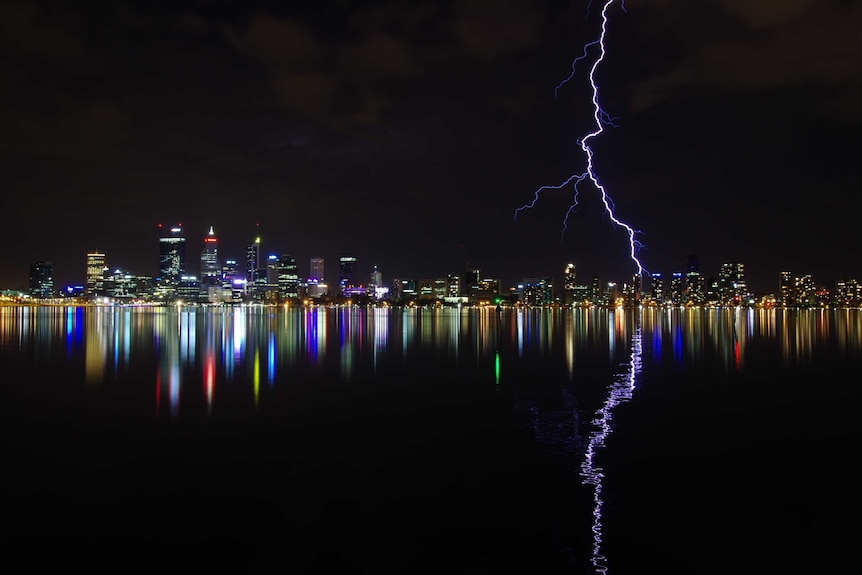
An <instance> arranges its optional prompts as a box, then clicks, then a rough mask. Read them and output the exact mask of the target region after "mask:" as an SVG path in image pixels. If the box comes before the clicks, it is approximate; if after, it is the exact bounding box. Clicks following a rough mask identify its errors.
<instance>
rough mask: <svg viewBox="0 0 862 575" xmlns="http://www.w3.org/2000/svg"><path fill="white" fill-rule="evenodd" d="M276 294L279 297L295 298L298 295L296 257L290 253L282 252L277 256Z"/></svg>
mask: <svg viewBox="0 0 862 575" xmlns="http://www.w3.org/2000/svg"><path fill="white" fill-rule="evenodd" d="M277 269H278V277H277V278H276V283H277V285H278V296H279V297H280V298H281V299H296V298H298V297H299V268H298V266H297V265H296V258H295V257H293V256H292V255H290V254H282V255H281V256H280V257H279V258H278V264H277Z"/></svg>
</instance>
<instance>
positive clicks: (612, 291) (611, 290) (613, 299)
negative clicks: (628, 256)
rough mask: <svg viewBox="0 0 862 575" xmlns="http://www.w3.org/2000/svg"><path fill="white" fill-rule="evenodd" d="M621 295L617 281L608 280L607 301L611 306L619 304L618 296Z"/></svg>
mask: <svg viewBox="0 0 862 575" xmlns="http://www.w3.org/2000/svg"><path fill="white" fill-rule="evenodd" d="M618 297H619V287H618V286H617V284H616V282H608V288H607V289H606V290H605V302H606V304H607V305H609V306H612V307H613V306H615V305H617V298H618Z"/></svg>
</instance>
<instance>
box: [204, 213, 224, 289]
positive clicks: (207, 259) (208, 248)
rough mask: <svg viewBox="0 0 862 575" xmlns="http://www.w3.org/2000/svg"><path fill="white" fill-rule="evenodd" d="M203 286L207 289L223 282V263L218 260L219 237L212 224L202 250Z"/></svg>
mask: <svg viewBox="0 0 862 575" xmlns="http://www.w3.org/2000/svg"><path fill="white" fill-rule="evenodd" d="M200 281H201V287H202V289H207V288H210V287H218V286H220V284H221V265H220V264H219V260H218V238H216V235H215V232H214V231H213V228H212V226H210V231H209V233H208V234H207V235H206V236H205V237H204V248H203V251H201V280H200Z"/></svg>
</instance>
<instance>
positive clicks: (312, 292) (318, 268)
mask: <svg viewBox="0 0 862 575" xmlns="http://www.w3.org/2000/svg"><path fill="white" fill-rule="evenodd" d="M306 289H307V291H308V295H309V297H313V298H318V297H321V296H324V295H326V290H327V287H326V281H325V280H324V279H323V258H321V257H316V256H315V257H313V258H311V260H310V261H309V272H308V281H307V282H306Z"/></svg>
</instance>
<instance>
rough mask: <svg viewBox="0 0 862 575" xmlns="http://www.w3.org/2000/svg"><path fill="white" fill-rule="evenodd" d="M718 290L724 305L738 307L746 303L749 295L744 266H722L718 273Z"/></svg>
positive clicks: (734, 263) (734, 264) (736, 264)
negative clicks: (745, 300)
mask: <svg viewBox="0 0 862 575" xmlns="http://www.w3.org/2000/svg"><path fill="white" fill-rule="evenodd" d="M718 290H719V297H720V299H721V303H722V304H732V305H737V304H740V303H744V302H743V300H744V299H745V298H746V296H747V295H748V286H746V285H745V272H744V266H743V265H742V264H741V263H739V262H731V263H724V264H721V269H720V270H719V272H718Z"/></svg>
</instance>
